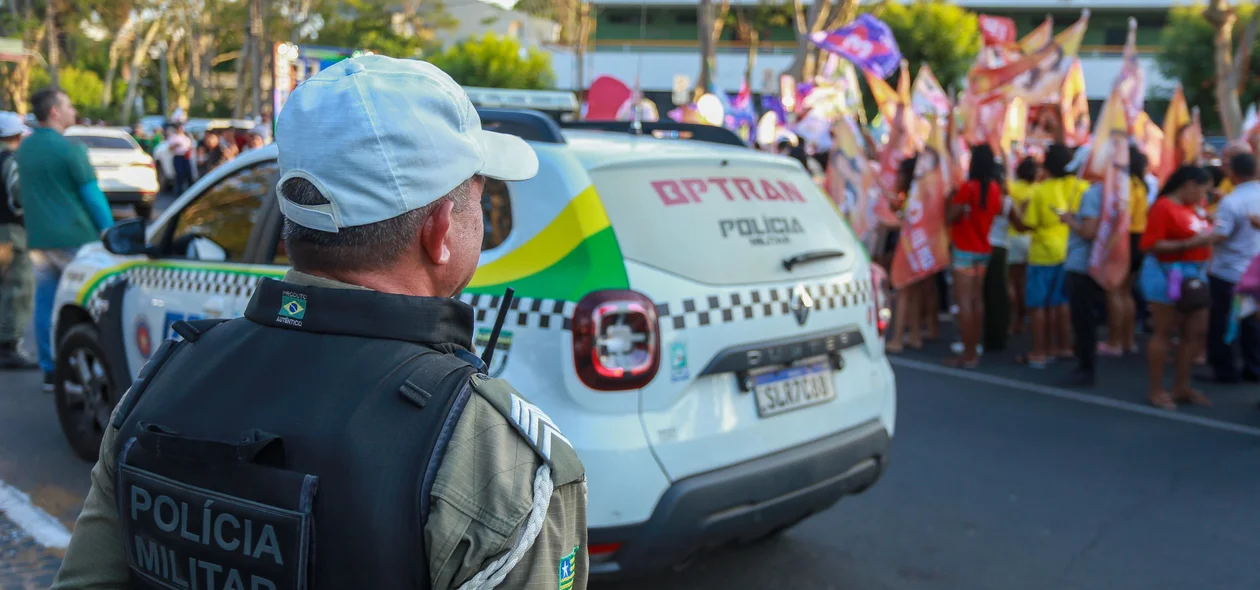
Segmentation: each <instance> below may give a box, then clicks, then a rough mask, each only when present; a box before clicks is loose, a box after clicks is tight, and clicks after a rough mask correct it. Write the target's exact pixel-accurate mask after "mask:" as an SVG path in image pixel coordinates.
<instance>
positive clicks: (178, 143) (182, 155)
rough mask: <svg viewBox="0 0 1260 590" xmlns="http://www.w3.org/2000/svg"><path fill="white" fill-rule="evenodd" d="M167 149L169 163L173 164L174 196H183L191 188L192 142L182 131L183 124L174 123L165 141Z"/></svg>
mask: <svg viewBox="0 0 1260 590" xmlns="http://www.w3.org/2000/svg"><path fill="white" fill-rule="evenodd" d="M166 144H167V149H169V150H170V152H171V161H172V162H173V163H174V164H175V194H177V195H178V194H183V192H184V191H186V190H188V187H190V186H192V183H193V173H192V160H191V159H190V158H192V156H193V153H194V152H193V140H192V138H191V137H189V136H188V133H187V132H185V131H184V124H183V123H176V124H175V129H174V130H173V131H172V132H171V135H170V136H169V137H168V138H167V140H166Z"/></svg>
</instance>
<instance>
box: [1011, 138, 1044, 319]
mask: <svg viewBox="0 0 1260 590" xmlns="http://www.w3.org/2000/svg"><path fill="white" fill-rule="evenodd" d="M1039 172H1040V168H1039V166H1038V165H1037V161H1036V160H1034V159H1033V158H1032V156H1028V157H1025V158H1024V159H1023V160H1020V162H1019V165H1018V166H1016V167H1015V178H1014V179H1013V180H1011V181H1010V182H1008V183H1007V185H1006V186H1007V192H1008V194H1009V195H1010V198H1011V210H1010V214H1009V215H1008V216H1007V221H1008V222H1009V221H1010V220H1011V219H1022V218H1023V217H1024V212H1025V211H1026V210H1027V209H1028V200H1029V198H1030V197H1031V196H1032V188H1033V184H1034V183H1036V182H1037V175H1038V173H1039ZM1007 237H1008V238H1009V240H1008V242H1007V248H1008V249H1007V263H1008V265H1007V273H1009V275H1010V276H1009V285H1010V286H1009V288H1008V291H1007V293H1008V295H1009V297H1010V300H1011V333H1012V334H1022V333H1023V332H1024V326H1025V325H1026V324H1027V323H1028V306H1027V305H1026V304H1025V296H1026V291H1027V287H1028V248H1029V246H1030V245H1031V243H1032V234H1030V233H1029V232H1027V231H1021V230H1020V229H1019V227H1018V226H1016V224H1014V223H1011V224H1010V230H1008V231H1007Z"/></svg>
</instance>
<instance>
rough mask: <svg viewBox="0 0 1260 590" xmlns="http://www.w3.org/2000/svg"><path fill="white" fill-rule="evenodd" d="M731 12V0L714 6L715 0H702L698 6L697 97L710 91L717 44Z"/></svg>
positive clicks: (697, 98) (715, 65)
mask: <svg viewBox="0 0 1260 590" xmlns="http://www.w3.org/2000/svg"><path fill="white" fill-rule="evenodd" d="M730 12H731V1H730V0H722V6H721V7H715V6H713V0H700V4H698V5H697V6H696V22H697V23H698V26H697V27H696V30H697V34H698V35H699V41H700V76H699V77H697V78H696V91H695V99H696V100H699V99H700V97H701V96H703V95H704V93H706V92H708V91H709V86H710V85H711V84H712V82H713V70H714V69H715V68H716V67H717V44H718V40H720V39H721V38H722V29H723V28H725V25H726V17H727V15H729V14H730Z"/></svg>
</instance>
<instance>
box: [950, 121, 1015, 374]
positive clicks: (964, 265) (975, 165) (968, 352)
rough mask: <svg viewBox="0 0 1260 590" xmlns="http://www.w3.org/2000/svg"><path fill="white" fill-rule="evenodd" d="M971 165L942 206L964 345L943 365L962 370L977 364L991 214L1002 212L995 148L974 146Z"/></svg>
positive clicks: (981, 329) (991, 226)
mask: <svg viewBox="0 0 1260 590" xmlns="http://www.w3.org/2000/svg"><path fill="white" fill-rule="evenodd" d="M970 166H971V167H970V171H969V173H968V175H967V181H966V182H964V183H963V184H962V186H960V187H958V190H956V191H954V194H953V195H952V196H951V197H950V199H949V204H948V205H947V206H946V208H945V222H946V223H947V224H948V225H949V237H950V242H951V245H952V248H951V252H950V257H951V261H952V262H951V265H952V266H953V271H954V275H953V277H954V294H955V299H956V301H955V303H956V304H957V305H958V329H959V332H960V333H961V337H962V344H963V351H962V354H961V355H960V356H958V357H954V358H951V359H947V360H946V361H945V363H946V364H947V365H949V366H952V367H957V368H963V369H974V368H975V367H976V366H977V365H979V364H980V356H979V354H978V353H977V351H976V347H977V346H978V345H979V344H980V338H981V335H982V332H983V328H984V276H985V271H986V270H987V269H988V264H989V257H990V256H991V255H992V253H993V246H992V244H990V243H989V232H990V230H992V229H993V218H994V217H996V216H997V215H999V214H1000V213H1001V211H1002V188H1001V186H1000V185H999V183H998V181H997V177H996V174H995V173H996V172H997V163H996V162H995V161H994V158H993V149H992V148H990V147H989V146H988V145H986V144H981V145H977V146H973V147H972V148H971V165H970Z"/></svg>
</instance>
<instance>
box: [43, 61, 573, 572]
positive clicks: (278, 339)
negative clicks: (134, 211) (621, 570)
mask: <svg viewBox="0 0 1260 590" xmlns="http://www.w3.org/2000/svg"><path fill="white" fill-rule="evenodd" d="M276 142H277V143H278V144H279V154H280V155H279V164H280V174H281V176H280V181H279V184H278V187H277V193H278V195H277V196H278V198H279V200H280V201H279V202H280V210H281V211H282V212H283V213H284V216H285V222H284V234H283V238H284V246H285V247H286V249H287V255H288V256H289V258H290V260H291V261H292V264H293V268H294V270H292V271H290V272H289V273H288V274H287V275H286V276H285V277H284V279H283V280H282V281H275V280H270V279H263V280H261V282H260V283H259V284H258V286H257V287H256V290H255V291H254V293H253V296H252V298H251V300H250V302H249V306H248V308H247V310H246V311H245V317H244V318H238V319H233V320H229V321H225V322H221V321H218V320H199V321H194V322H181V323H179V324H176V331H177V332H178V333H179V334H180V335H181V336H182V338H181V339H180V341H179V342H178V343H176V342H167V343H166V344H164V345H163V347H162V349H161V350H160V351H159V352H157V353H156V354H155V355H154V358H153V359H152V360H151V361H150V362H149V363H148V364H147V365H146V366H145V368H144V369H143V370H142V372H141V374H140V376H139V377H138V379H137V381H136V383H135V384H134V385H133V386H132V388H131V390H130V391H129V392H128V393H127V395H126V396H125V397H124V398H123V399H122V400H121V401H120V402H119V404H118V407H117V408H116V410H115V411H114V416H113V419H112V422H111V424H110V427H109V428H108V429H107V433H106V435H105V438H104V441H103V443H102V447H101V458H100V460H99V461H98V462H97V464H96V466H95V468H93V470H92V489H91V491H90V492H89V494H88V497H87V500H86V503H85V506H84V509H83V513H82V514H81V515H80V516H79V520H78V523H77V524H76V525H75V528H74V536H73V538H72V540H71V542H70V546H69V548H68V550H67V552H66V557H65V561H64V563H63V564H62V567H61V571H60V572H59V573H58V575H57V581H56V583H55V585H54V588H87V587H92V588H100V587H132V588H189V589H193V588H195V589H200V590H209V589H212V588H243V589H247V590H249V589H252V590H259V589H272V590H280V589H286V588H291V589H297V588H372V589H391V588H399V589H402V588H406V589H414V588H438V589H446V588H494V587H501V588H537V589H543V588H546V589H556V588H558V589H560V590H569V589H570V588H584V587H585V586H586V580H587V573H588V570H587V565H588V555H587V546H586V478H585V474H584V471H583V468H582V465H581V463H580V462H579V461H578V458H577V456H576V454H575V453H574V451H573V449H572V447H571V446H569V444H568V443H567V441H566V440H565V439H564V437H563V436H562V435H561V434H560V432H559V430H558V429H557V428H556V426H555V424H553V423H552V422H551V420H550V419H549V418H548V417H547V416H546V414H545V413H543V412H542V411H540V410H539V409H538V408H537V407H535V406H533V405H532V404H530V403H529V402H528V401H527V400H526V399H525V398H524V396H522V395H521V394H520V393H518V392H517V391H515V390H514V389H513V388H512V386H511V385H509V384H508V383H507V382H505V381H502V380H497V379H490V378H488V377H487V376H486V374H485V367H484V365H483V364H482V363H481V361H480V360H479V359H477V358H476V356H475V355H474V354H473V353H472V351H471V348H472V343H471V340H472V330H473V310H472V309H471V308H470V307H469V306H467V305H466V304H464V303H461V302H460V301H458V300H457V299H452V297H453V296H455V295H457V294H458V293H459V292H460V291H461V290H462V289H463V288H464V287H465V286H466V285H467V284H468V281H469V279H470V278H471V277H472V275H473V272H474V270H475V269H476V267H477V260H478V257H479V255H480V251H481V239H482V231H483V227H482V218H481V208H480V207H479V206H478V205H479V203H480V198H481V192H482V187H483V183H484V179H485V178H494V179H499V180H505V181H519V180H525V179H528V178H531V177H533V176H534V175H535V174H536V173H537V170H538V160H537V157H536V156H535V154H534V152H533V150H532V149H531V148H530V147H529V146H528V145H527V144H526V143H525V142H523V141H521V140H520V139H519V138H516V137H512V136H506V135H500V134H497V133H492V132H488V131H484V130H482V129H481V124H480V120H479V118H478V116H477V114H476V111H475V110H474V109H473V106H472V104H471V103H470V102H469V101H468V98H467V96H466V95H465V93H464V91H463V89H462V88H460V87H459V86H458V85H457V84H456V83H455V82H454V81H453V80H451V78H450V77H449V76H447V75H446V74H445V73H443V72H442V71H441V70H439V69H437V68H436V67H434V66H432V65H430V64H427V63H424V62H419V61H412V60H395V59H390V58H387V57H382V56H367V57H361V58H355V59H349V60H345V61H342V62H340V63H338V64H336V65H334V66H332V67H329V68H327V69H325V70H323V71H321V72H320V73H319V74H317V75H316V76H314V77H312V78H311V79H309V80H307V81H306V82H305V83H304V84H302V85H301V86H300V87H298V88H297V89H296V90H295V91H294V92H293V94H292V96H291V98H290V99H289V102H288V103H287V104H286V105H285V108H284V110H283V111H282V113H281V115H280V117H279V118H278V122H277V128H276Z"/></svg>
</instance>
